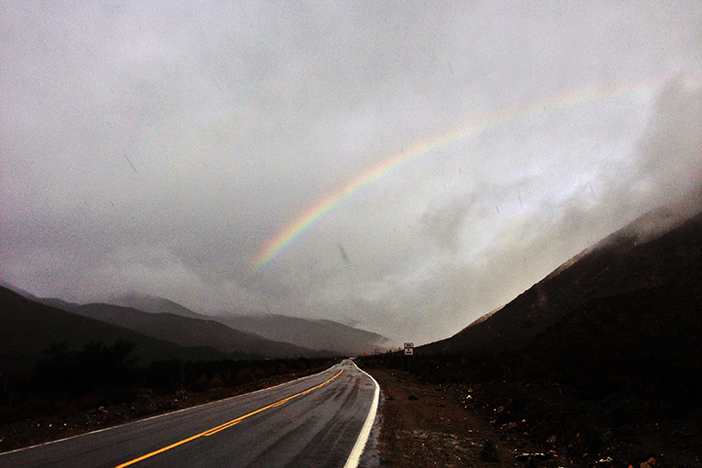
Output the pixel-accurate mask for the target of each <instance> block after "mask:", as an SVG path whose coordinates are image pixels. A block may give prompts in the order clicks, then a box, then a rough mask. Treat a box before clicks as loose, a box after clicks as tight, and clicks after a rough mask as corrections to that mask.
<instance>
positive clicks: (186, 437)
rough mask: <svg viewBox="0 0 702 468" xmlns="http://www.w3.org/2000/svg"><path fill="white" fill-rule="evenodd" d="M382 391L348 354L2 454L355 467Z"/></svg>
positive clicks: (34, 462) (9, 461)
mask: <svg viewBox="0 0 702 468" xmlns="http://www.w3.org/2000/svg"><path fill="white" fill-rule="evenodd" d="M378 391H379V389H378V385H377V383H376V382H375V381H374V380H373V379H372V378H371V377H370V376H369V375H367V374H366V373H364V372H363V371H361V370H360V369H358V368H357V367H356V365H355V364H354V363H353V362H352V361H350V360H346V361H344V362H342V363H341V364H337V365H335V366H333V367H331V368H329V369H327V370H326V371H324V372H321V373H319V374H315V375H312V376H308V377H304V378H302V379H298V380H295V381H293V382H288V383H286V384H283V385H279V386H277V387H272V388H268V389H264V390H259V391H257V392H254V393H249V394H247V395H240V396H237V397H233V398H229V399H226V400H221V401H218V402H214V403H210V404H207V405H202V406H197V407H194V408H188V409H185V410H181V411H177V412H174V413H169V414H165V415H160V416H156V417H153V418H149V419H145V420H142V421H137V422H133V423H130V424H125V425H123V426H118V427H114V428H110V429H104V430H102V431H97V432H92V433H90V434H85V435H82V436H78V437H73V438H70V439H65V440H62V441H57V442H52V443H49V444H44V445H39V446H35V447H30V448H26V449H22V450H17V451H14V452H8V453H5V454H0V467H3V468H4V467H33V468H34V467H37V468H38V467H82V468H87V467H112V468H114V467H127V466H133V467H135V468H137V467H138V468H141V467H189V468H190V467H199V466H202V467H205V466H206V467H225V466H226V467H284V466H294V467H306V466H309V467H345V466H346V467H355V466H356V464H357V463H358V457H359V456H360V454H361V452H362V451H363V447H364V446H365V443H366V440H367V438H368V433H369V432H370V428H371V426H372V422H373V419H374V416H375V409H376V408H377V401H378Z"/></svg>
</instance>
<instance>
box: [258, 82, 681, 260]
mask: <svg viewBox="0 0 702 468" xmlns="http://www.w3.org/2000/svg"><path fill="white" fill-rule="evenodd" d="M666 80H667V77H666V78H665V79H658V80H655V81H645V82H642V83H639V84H636V85H634V86H632V85H628V86H620V87H616V88H611V87H603V86H588V87H583V88H577V89H575V90H571V91H569V92H567V93H563V94H557V95H554V96H550V97H549V98H547V99H544V100H541V101H539V102H532V103H529V104H523V105H517V106H514V107H511V108H506V109H502V110H499V111H496V112H491V113H487V114H483V115H481V116H479V117H477V118H474V119H472V120H471V121H469V122H468V123H464V124H463V125H461V126H459V127H457V128H455V129H452V130H451V131H449V132H446V133H443V134H440V135H438V136H436V137H434V138H432V139H431V140H429V141H426V142H423V143H419V144H417V145H416V146H414V147H413V148H411V149H409V150H406V151H405V150H403V151H402V152H401V153H400V154H398V155H395V156H392V157H389V158H387V159H385V160H384V161H382V162H381V163H380V164H378V165H376V166H374V167H372V168H370V169H368V170H366V171H365V172H363V173H361V174H359V175H358V176H357V177H355V178H354V179H352V180H350V181H349V182H347V183H346V184H345V185H344V186H343V187H341V188H339V189H337V190H335V191H333V192H331V193H328V194H327V195H326V196H325V197H324V198H322V199H321V200H319V201H317V202H316V203H314V204H313V205H311V206H310V207H308V208H307V209H306V210H304V211H303V212H302V213H300V214H299V215H298V216H297V218H295V219H294V220H293V221H292V222H290V223H289V224H288V225H287V226H286V227H285V229H283V230H282V231H280V232H279V233H278V234H276V235H275V236H274V237H272V238H270V239H269V240H268V241H267V242H266V243H265V245H264V246H263V248H262V249H261V250H260V251H259V252H258V253H257V255H256V257H255V258H254V260H253V262H252V268H253V270H254V271H258V270H260V269H262V268H263V267H265V266H266V265H268V264H269V263H270V262H271V261H272V260H273V259H274V258H276V257H277V256H278V255H280V254H281V253H282V252H283V250H285V248H286V247H288V246H289V245H290V244H291V243H292V242H293V241H294V240H295V239H297V238H298V237H300V236H301V235H302V234H303V233H304V232H305V231H307V230H308V229H309V228H310V226H312V225H314V224H315V223H317V222H318V221H319V220H321V219H322V218H324V217H325V216H326V215H327V214H329V213H330V212H331V211H332V210H334V208H336V207H338V206H339V205H341V204H342V203H343V202H344V201H346V200H347V199H349V198H350V197H351V196H352V195H353V194H354V193H356V192H358V191H359V190H361V189H363V188H364V187H366V186H368V185H370V184H372V183H373V182H375V181H376V180H378V179H381V178H382V177H384V176H385V175H387V174H389V173H390V172H393V171H395V170H397V169H398V168H400V167H402V166H404V165H407V164H409V163H410V162H412V161H414V160H415V159H417V158H419V157H420V156H422V155H426V154H429V153H431V152H433V151H435V150H437V149H439V148H441V147H442V146H445V145H447V144H449V143H452V142H454V141H456V140H459V139H461V138H466V137H469V136H474V135H477V134H479V133H481V132H483V131H485V130H487V129H489V128H493V127H496V126H499V125H502V124H505V123H508V122H510V121H514V120H518V119H523V118H526V117H529V116H530V115H533V114H536V113H538V112H544V111H553V110H559V109H565V108H569V107H573V106H577V105H586V104H590V103H594V102H597V101H600V100H602V99H605V98H608V99H613V98H619V97H625V96H630V95H636V94H650V93H651V92H653V91H654V90H655V89H656V88H657V87H658V86H660V85H661V84H662V83H664V82H665V81H666Z"/></svg>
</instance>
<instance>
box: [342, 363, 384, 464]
mask: <svg viewBox="0 0 702 468" xmlns="http://www.w3.org/2000/svg"><path fill="white" fill-rule="evenodd" d="M351 362H352V363H353V365H354V366H356V363H355V362H353V361H351ZM356 369H358V370H360V371H361V372H363V373H364V374H366V375H367V376H368V378H370V379H371V380H372V381H373V384H375V392H374V394H373V403H371V407H370V411H368V417H367V418H366V422H365V423H363V427H362V428H361V432H360V434H358V439H357V440H356V444H354V446H353V449H351V454H350V455H349V458H348V460H346V464H345V465H344V468H356V467H357V466H358V462H359V461H360V460H361V455H362V454H363V451H364V450H365V448H366V443H367V442H368V437H369V436H370V432H371V429H372V428H373V423H374V422H375V414H376V413H377V411H378V401H379V400H380V385H378V382H376V381H375V379H374V378H373V377H372V376H371V375H370V374H369V373H368V372H365V371H364V370H363V369H361V368H360V367H358V366H356Z"/></svg>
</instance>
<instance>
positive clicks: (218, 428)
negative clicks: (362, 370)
mask: <svg viewBox="0 0 702 468" xmlns="http://www.w3.org/2000/svg"><path fill="white" fill-rule="evenodd" d="M342 372H344V371H343V370H340V371H339V372H338V373H337V374H336V375H335V376H333V377H332V378H330V379H329V380H327V381H326V382H322V383H321V384H319V385H317V386H316V387H312V388H308V389H307V390H305V391H303V392H300V393H296V394H295V395H292V396H289V397H287V398H283V399H282V400H280V401H276V402H275V403H271V404H270V405H268V406H264V407H263V408H259V409H257V410H255V411H252V412H250V413H248V414H245V415H243V416H239V417H238V418H236V419H232V420H231V421H228V422H226V423H224V424H220V425H219V426H216V427H213V428H211V429H208V430H206V431H204V432H201V433H199V434H196V435H194V436H192V437H188V438H187V439H183V440H181V441H179V442H176V443H174V444H171V445H169V446H168V447H163V448H161V449H158V450H156V451H154V452H151V453H147V454H146V455H143V456H141V457H139V458H135V459H134V460H131V461H128V462H126V463H122V464H121V465H117V466H116V467H115V468H122V467H125V466H129V465H133V464H135V463H138V462H140V461H142V460H146V459H147V458H151V457H153V456H154V455H158V454H159V453H163V452H165V451H167V450H170V449H172V448H176V447H178V446H180V445H183V444H186V443H188V442H190V441H192V440H195V439H198V438H200V437H209V436H211V435H212V434H216V433H217V432H219V431H223V430H225V429H227V428H230V427H232V426H235V425H237V424H239V423H240V422H241V421H243V420H244V419H246V418H248V417H251V416H253V415H255V414H258V413H260V412H262V411H266V410H267V409H271V408H277V407H278V406H282V405H284V404H285V403H287V402H289V401H290V400H293V399H295V398H297V397H300V396H303V395H307V394H308V393H310V392H313V391H315V390H317V389H318V388H321V387H324V386H325V385H327V384H328V383H329V382H331V381H332V380H334V379H336V378H337V377H339V376H340V375H341V373H342Z"/></svg>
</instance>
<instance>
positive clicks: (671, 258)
mask: <svg viewBox="0 0 702 468" xmlns="http://www.w3.org/2000/svg"><path fill="white" fill-rule="evenodd" d="M635 224H636V223H634V225H635ZM701 253H702V213H700V214H697V215H696V216H694V217H693V218H691V219H689V220H688V221H686V222H685V223H684V224H682V225H680V226H678V227H677V228H675V229H673V230H672V231H670V232H668V233H666V234H664V235H662V236H660V237H658V238H655V239H653V240H650V241H649V242H645V243H640V242H639V237H638V236H637V235H636V233H635V230H633V229H632V226H628V227H627V228H625V229H623V230H621V231H619V232H617V233H615V234H613V235H612V236H610V237H609V238H608V239H606V242H603V243H601V246H600V247H599V248H597V249H595V250H593V251H591V252H589V253H587V254H584V255H582V256H581V258H579V259H578V260H577V261H575V262H574V263H573V264H572V265H570V266H568V267H567V268H563V269H562V271H560V272H558V273H554V274H551V275H549V276H548V277H547V278H545V279H544V280H542V281H540V282H539V283H537V284H536V285H534V286H533V287H531V288H530V289H529V290H527V291H526V292H524V293H523V294H521V295H520V296H519V297H517V298H516V299H515V300H513V301H512V302H510V303H509V304H507V305H506V306H505V307H503V308H502V309H501V310H499V311H498V312H496V313H494V314H493V315H492V316H490V317H488V318H487V319H485V320H483V321H480V322H478V323H475V324H474V325H471V326H468V327H467V328H465V329H464V330H462V331H460V332H459V333H457V334H456V335H454V336H453V337H451V338H448V339H446V340H442V341H439V342H436V343H432V344H429V345H427V346H424V347H422V348H421V349H422V352H424V353H436V352H443V353H454V352H474V351H486V352H495V351H504V350H509V349H516V348H519V347H521V346H525V345H527V344H528V343H529V342H530V341H531V340H533V339H535V338H536V337H537V336H539V335H541V334H542V333H544V332H546V330H547V329H549V327H553V326H555V325H556V324H557V323H559V322H561V321H562V320H564V319H565V317H566V316H568V315H569V314H570V313H572V312H574V311H576V310H578V309H580V308H582V307H585V305H586V304H588V303H590V302H591V301H595V300H600V299H602V298H607V297H610V296H621V295H627V294H633V295H634V296H635V295H636V294H637V292H640V293H641V294H643V295H648V294H650V291H653V290H657V288H664V289H665V290H668V291H671V293H670V294H674V295H675V294H677V296H679V301H678V300H677V299H676V300H673V299H671V300H672V301H673V303H678V302H680V301H682V302H685V301H689V300H691V299H690V298H689V297H685V296H686V294H690V293H689V292H683V290H685V291H687V289H685V288H688V289H689V288H690V287H694V280H691V278H693V277H694V275H695V274H697V273H696V272H697V271H699V262H700V255H701ZM680 282H685V283H686V284H687V286H685V287H684V288H683V289H681V290H680V291H679V292H677V293H676V292H675V291H676V290H677V289H678V288H677V286H676V285H677V284H678V283H680ZM666 288H667V289H666ZM661 290H663V289H661ZM697 300H698V302H697V304H698V306H699V299H697Z"/></svg>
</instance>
